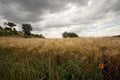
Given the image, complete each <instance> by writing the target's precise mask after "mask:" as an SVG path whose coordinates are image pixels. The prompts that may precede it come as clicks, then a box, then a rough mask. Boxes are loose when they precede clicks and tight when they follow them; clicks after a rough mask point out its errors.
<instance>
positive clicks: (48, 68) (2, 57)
mask: <svg viewBox="0 0 120 80" xmlns="http://www.w3.org/2000/svg"><path fill="white" fill-rule="evenodd" d="M63 56H64V57H63ZM61 58H62V60H61ZM89 60H91V62H89V61H87V60H86V61H81V60H79V59H75V57H74V56H72V55H70V54H64V55H59V54H57V55H56V54H55V53H54V52H52V51H48V52H45V53H44V54H43V53H41V54H40V53H31V52H27V51H21V52H19V51H17V50H16V49H15V48H9V47H0V80H103V75H102V70H100V69H99V68H98V64H99V61H94V60H93V59H92V58H89Z"/></svg>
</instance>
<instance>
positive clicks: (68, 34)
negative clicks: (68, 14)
mask: <svg viewBox="0 0 120 80" xmlns="http://www.w3.org/2000/svg"><path fill="white" fill-rule="evenodd" d="M62 36H63V38H67V37H71V38H73V37H78V35H77V34H76V33H73V32H66V31H65V32H64V33H63V34H62Z"/></svg>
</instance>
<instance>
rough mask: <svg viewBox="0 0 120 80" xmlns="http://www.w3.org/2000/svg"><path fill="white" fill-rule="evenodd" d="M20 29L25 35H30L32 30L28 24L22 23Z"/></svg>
mask: <svg viewBox="0 0 120 80" xmlns="http://www.w3.org/2000/svg"><path fill="white" fill-rule="evenodd" d="M22 29H23V32H24V34H25V35H30V34H31V31H32V26H31V25H30V24H22Z"/></svg>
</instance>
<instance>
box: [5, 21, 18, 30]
mask: <svg viewBox="0 0 120 80" xmlns="http://www.w3.org/2000/svg"><path fill="white" fill-rule="evenodd" d="M7 25H8V26H10V28H11V29H12V27H14V26H16V24H15V23H13V22H8V23H7Z"/></svg>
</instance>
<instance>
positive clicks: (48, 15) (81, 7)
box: [0, 0, 120, 38]
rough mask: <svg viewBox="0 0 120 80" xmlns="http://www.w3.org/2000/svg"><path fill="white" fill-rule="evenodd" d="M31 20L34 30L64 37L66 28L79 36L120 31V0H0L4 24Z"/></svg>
mask: <svg viewBox="0 0 120 80" xmlns="http://www.w3.org/2000/svg"><path fill="white" fill-rule="evenodd" d="M4 21H13V22H15V23H16V24H18V25H17V27H16V28H17V29H18V30H21V26H20V24H22V23H30V24H31V25H32V26H33V31H32V33H35V34H43V35H45V37H49V38H56V37H61V35H62V33H63V32H64V31H69V32H75V33H77V34H78V35H79V36H96V37H97V36H112V35H119V34H120V0H0V24H1V25H2V24H3V22H4Z"/></svg>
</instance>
